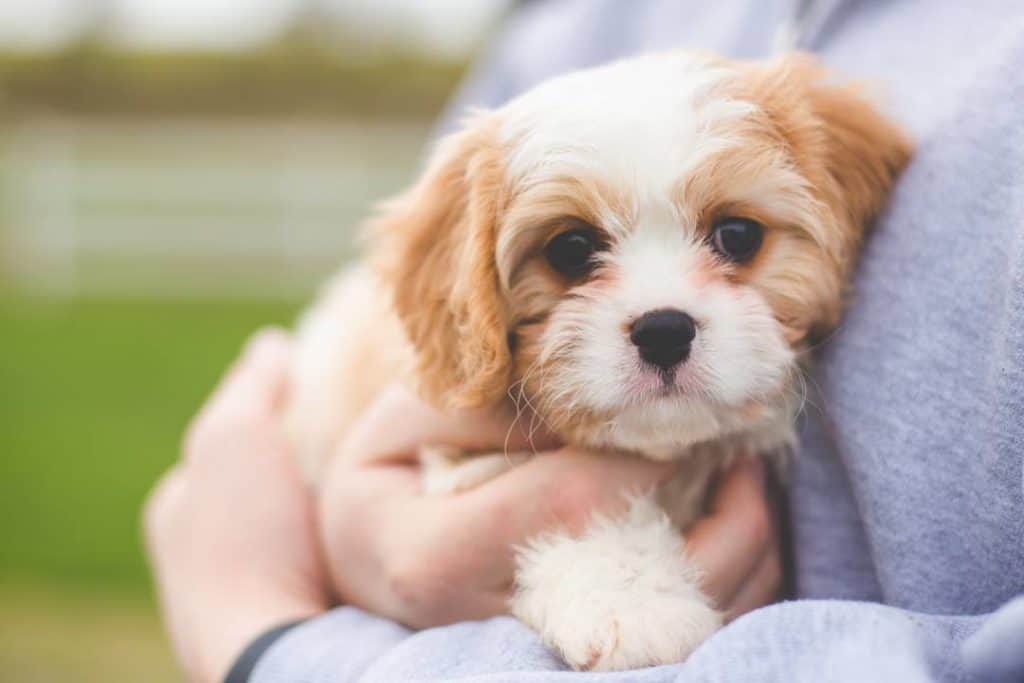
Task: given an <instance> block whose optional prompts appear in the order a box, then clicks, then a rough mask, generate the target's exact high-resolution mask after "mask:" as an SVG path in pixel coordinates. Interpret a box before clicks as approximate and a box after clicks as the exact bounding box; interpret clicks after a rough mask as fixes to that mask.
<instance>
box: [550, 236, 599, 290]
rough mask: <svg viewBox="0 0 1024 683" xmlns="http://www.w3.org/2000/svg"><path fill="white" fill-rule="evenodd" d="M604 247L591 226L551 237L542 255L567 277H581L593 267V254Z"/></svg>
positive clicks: (594, 263) (595, 263) (595, 261)
mask: <svg viewBox="0 0 1024 683" xmlns="http://www.w3.org/2000/svg"><path fill="white" fill-rule="evenodd" d="M603 248H604V245H603V243H602V242H601V239H600V237H599V235H598V233H597V230H596V229H595V228H593V227H591V226H587V227H577V228H573V229H572V230H566V231H565V232H562V233H559V234H557V235H555V236H554V237H553V238H551V241H550V242H548V244H547V246H546V247H544V256H545V257H547V260H548V263H550V264H551V267H552V268H554V269H555V270H556V271H557V272H559V273H561V274H562V275H564V276H566V277H569V278H579V277H583V276H584V275H586V274H587V273H589V272H590V271H592V270H593V269H594V267H595V266H596V265H597V260H596V259H595V258H594V256H595V255H596V254H597V252H599V251H601V250H602V249H603Z"/></svg>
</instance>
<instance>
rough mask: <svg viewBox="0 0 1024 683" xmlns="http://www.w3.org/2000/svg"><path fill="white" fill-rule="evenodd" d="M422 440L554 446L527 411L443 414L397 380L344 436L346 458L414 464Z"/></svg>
mask: <svg viewBox="0 0 1024 683" xmlns="http://www.w3.org/2000/svg"><path fill="white" fill-rule="evenodd" d="M422 445H444V446H452V447H455V448H460V449H463V450H466V451H468V452H474V451H484V450H498V451H506V452H514V451H523V450H527V451H531V452H533V451H537V450H542V449H546V448H552V447H554V446H556V445H557V441H556V440H555V438H554V437H553V436H552V435H551V434H550V433H549V432H548V431H547V430H545V429H543V428H542V426H541V425H540V424H539V423H538V421H537V418H536V417H535V416H532V414H529V413H525V412H524V413H522V414H518V415H517V414H513V413H509V412H507V411H505V410H502V409H496V410H459V411H453V412H451V413H443V412H441V411H439V410H437V409H436V408H434V407H433V406H431V405H429V404H427V403H426V402H424V401H423V400H421V399H420V398H418V397H417V396H416V395H415V394H414V393H413V392H412V391H410V390H409V389H407V388H406V387H404V386H401V385H397V384H396V385H393V386H391V387H389V388H388V390H386V391H385V392H384V393H383V394H382V395H381V396H380V398H378V399H377V400H376V401H374V403H373V404H372V405H371V406H370V407H369V408H368V409H367V411H366V412H365V413H364V414H363V416H362V417H361V418H360V419H359V421H358V422H357V423H356V424H355V425H354V426H353V428H352V430H351V431H350V433H349V435H348V436H347V437H346V439H345V443H344V446H343V449H342V450H343V453H344V454H345V457H351V458H355V459H357V460H359V461H395V462H407V463H413V462H416V460H417V453H418V450H419V447H420V446H422Z"/></svg>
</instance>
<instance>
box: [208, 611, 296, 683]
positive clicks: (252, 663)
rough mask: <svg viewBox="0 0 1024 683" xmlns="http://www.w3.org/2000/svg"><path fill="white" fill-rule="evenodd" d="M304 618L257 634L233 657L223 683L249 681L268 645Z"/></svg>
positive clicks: (244, 682)
mask: <svg viewBox="0 0 1024 683" xmlns="http://www.w3.org/2000/svg"><path fill="white" fill-rule="evenodd" d="M304 621H305V619H300V620H298V621H290V622H288V623H286V624H281V625H280V626H275V627H274V628H272V629H270V630H269V631H266V632H264V633H263V634H262V635H259V636H257V637H256V638H255V639H254V640H253V641H252V642H251V643H249V645H248V646H247V647H246V648H245V649H244V650H242V654H240V655H238V658H237V659H235V663H234V664H232V665H231V668H230V669H229V670H228V675H227V676H225V677H224V683H249V677H250V676H251V675H252V670H253V669H255V668H256V663H257V662H259V661H260V659H261V658H262V657H263V654H264V653H265V652H266V651H267V650H269V649H270V646H271V645H273V644H274V643H276V642H277V641H278V640H279V639H280V638H281V636H283V635H284V634H286V633H288V631H291V630H292V629H293V628H295V627H296V626H298V625H299V624H301V623H303V622H304Z"/></svg>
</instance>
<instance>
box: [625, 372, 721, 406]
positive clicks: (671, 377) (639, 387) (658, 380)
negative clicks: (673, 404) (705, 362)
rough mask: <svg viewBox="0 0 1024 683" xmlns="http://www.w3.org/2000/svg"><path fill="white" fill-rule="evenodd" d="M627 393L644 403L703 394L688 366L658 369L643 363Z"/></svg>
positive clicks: (697, 380)
mask: <svg viewBox="0 0 1024 683" xmlns="http://www.w3.org/2000/svg"><path fill="white" fill-rule="evenodd" d="M627 393H628V394H629V395H630V397H631V398H633V399H639V400H640V401H644V400H661V399H668V398H679V397H683V396H695V395H698V394H702V393H703V392H702V391H701V388H700V382H699V379H698V378H697V377H696V375H695V373H694V372H692V371H691V370H690V369H689V368H687V367H686V364H682V363H681V364H678V365H673V366H670V367H657V366H654V365H651V364H649V363H641V364H640V366H639V367H638V368H637V370H636V373H635V375H634V380H633V381H632V382H630V383H629V385H628V387H627Z"/></svg>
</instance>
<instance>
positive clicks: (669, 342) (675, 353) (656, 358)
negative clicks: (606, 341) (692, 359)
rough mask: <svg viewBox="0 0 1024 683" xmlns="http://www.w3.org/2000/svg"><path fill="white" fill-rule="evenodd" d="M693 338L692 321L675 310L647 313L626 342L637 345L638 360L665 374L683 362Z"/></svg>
mask: <svg viewBox="0 0 1024 683" xmlns="http://www.w3.org/2000/svg"><path fill="white" fill-rule="evenodd" d="M696 336H697V324H696V323H695V322H694V321H693V318H691V317H690V316H688V315H686V314H685V313H683V312H682V311H677V310H676V309H674V308H662V309H659V310H657V311H648V312H647V313H644V314H643V315H642V316H640V317H639V318H637V319H636V321H634V322H633V325H632V327H631V328H630V330H629V339H630V341H632V342H633V343H634V344H636V347H637V350H638V351H639V353H640V357H641V358H643V359H644V360H645V361H647V362H648V363H651V364H652V365H657V366H658V367H659V368H663V369H665V370H668V369H669V368H671V367H672V366H674V365H678V364H679V363H682V362H683V361H685V360H686V357H687V356H689V355H690V343H691V342H692V341H693V338H694V337H696Z"/></svg>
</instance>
